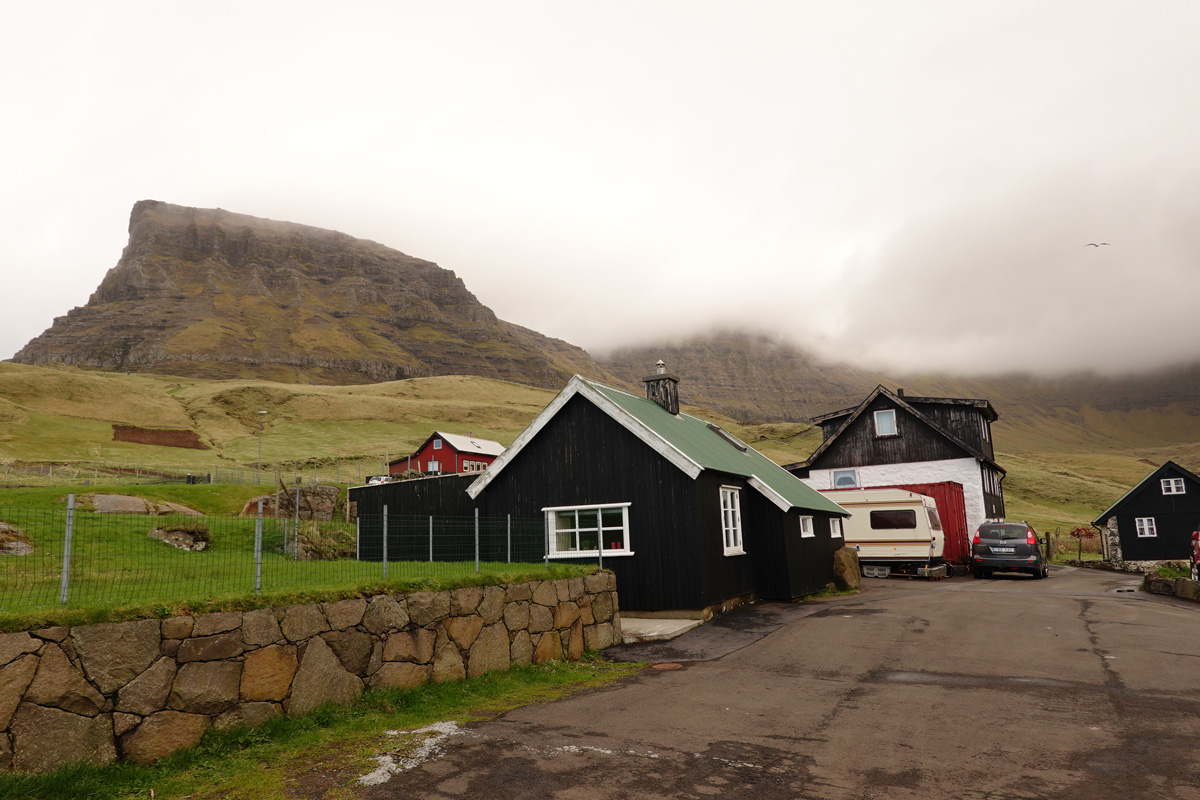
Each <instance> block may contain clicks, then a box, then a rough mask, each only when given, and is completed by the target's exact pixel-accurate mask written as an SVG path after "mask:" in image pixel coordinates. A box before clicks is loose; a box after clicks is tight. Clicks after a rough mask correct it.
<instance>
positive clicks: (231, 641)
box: [175, 631, 246, 663]
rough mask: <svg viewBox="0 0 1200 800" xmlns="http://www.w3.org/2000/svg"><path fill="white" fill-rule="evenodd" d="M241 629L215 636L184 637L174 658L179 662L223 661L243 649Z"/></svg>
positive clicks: (239, 653)
mask: <svg viewBox="0 0 1200 800" xmlns="http://www.w3.org/2000/svg"><path fill="white" fill-rule="evenodd" d="M245 649H246V646H245V644H244V643H243V642H242V632H241V631H227V632H225V633H218V634H216V635H215V636H201V637H200V638H197V639H184V640H183V644H181V645H180V646H179V652H178V653H176V656H175V658H176V659H177V660H178V661H179V662H180V663H187V662H190V661H223V660H225V659H229V658H236V657H237V656H240V655H241V654H242V652H243V651H245Z"/></svg>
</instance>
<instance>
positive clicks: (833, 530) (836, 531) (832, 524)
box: [829, 517, 842, 539]
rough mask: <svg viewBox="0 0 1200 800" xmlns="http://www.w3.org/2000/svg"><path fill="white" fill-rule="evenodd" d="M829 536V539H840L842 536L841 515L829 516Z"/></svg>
mask: <svg viewBox="0 0 1200 800" xmlns="http://www.w3.org/2000/svg"><path fill="white" fill-rule="evenodd" d="M829 538H830V539H841V538H842V518H841V517H830V518H829Z"/></svg>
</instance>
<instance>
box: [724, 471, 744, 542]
mask: <svg viewBox="0 0 1200 800" xmlns="http://www.w3.org/2000/svg"><path fill="white" fill-rule="evenodd" d="M741 492H742V490H741V487H740V486H722V487H721V543H722V545H723V546H724V551H725V555H727V556H744V555H745V554H746V550H745V547H744V545H743V542H742V501H741Z"/></svg>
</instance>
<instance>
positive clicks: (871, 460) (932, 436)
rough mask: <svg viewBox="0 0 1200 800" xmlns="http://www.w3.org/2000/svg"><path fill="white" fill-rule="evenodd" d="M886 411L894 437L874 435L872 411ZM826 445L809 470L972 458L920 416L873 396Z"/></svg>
mask: <svg viewBox="0 0 1200 800" xmlns="http://www.w3.org/2000/svg"><path fill="white" fill-rule="evenodd" d="M887 409H893V410H895V412H896V434H895V435H894V436H877V435H876V433H875V412H876V411H882V410H887ZM827 444H828V447H826V448H825V450H824V452H822V453H821V454H820V455H819V456H818V457H817V458H816V459H815V460H814V461H812V462H810V463H809V466H810V467H811V468H814V469H827V468H831V467H838V466H845V467H864V466H873V465H876V464H904V463H908V462H912V461H940V460H944V459H951V458H964V457H970V456H973V455H974V454H973V453H971V452H970V451H968V450H966V449H964V448H963V447H962V446H961V445H959V444H958V443H956V442H954V441H953V440H952V439H949V438H947V437H946V436H945V435H943V434H942V433H941V432H939V431H938V430H937V429H935V428H934V427H932V426H931V425H930V424H929V422H928V421H927V420H926V419H924V418H923V417H922V416H921V415H919V414H914V413H912V411H910V410H909V409H908V408H906V407H904V406H902V405H901V404H898V403H896V402H895V400H893V399H892V398H891V397H889V396H887V395H886V394H880V395H878V396H877V397H875V399H874V400H872V401H871V402H870V403H869V404H867V406H866V408H865V409H863V411H862V413H860V414H858V415H857V416H855V417H853V418H852V419H850V420H849V421H848V422H847V423H846V424H845V425H844V427H843V428H842V429H841V430H840V431H839V432H838V434H837V436H836V437H835V438H833V439H831V440H830V441H829V442H827Z"/></svg>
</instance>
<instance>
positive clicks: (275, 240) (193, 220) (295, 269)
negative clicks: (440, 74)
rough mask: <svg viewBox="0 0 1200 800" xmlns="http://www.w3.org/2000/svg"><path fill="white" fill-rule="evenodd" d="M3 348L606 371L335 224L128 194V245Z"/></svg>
mask: <svg viewBox="0 0 1200 800" xmlns="http://www.w3.org/2000/svg"><path fill="white" fill-rule="evenodd" d="M13 360H14V361H16V362H19V363H22V364H47V363H56V362H57V363H65V364H73V365H77V366H86V367H99V368H108V369H116V370H122V371H127V372H154V373H163V374H171V375H182V376H188V377H198V378H235V377H255V378H265V379H270V380H276V381H283V382H301V383H327V384H345V383H374V382H380V381H389V380H396V379H401V378H411V377H420V376H431V375H452V374H467V375H479V376H484V377H490V378H499V379H503V380H511V381H517V382H520V383H526V384H531V385H534V386H544V387H548V388H557V387H560V386H561V385H562V384H563V383H565V382H566V380H567V378H569V377H570V375H571V374H573V373H576V372H580V373H584V374H588V375H596V376H599V377H601V378H610V379H611V376H610V375H609V374H608V373H607V372H606V371H605V370H604V369H602V368H601V367H600V366H599V365H597V364H596V362H595V361H594V360H593V359H592V358H591V356H589V355H588V354H587V352H585V351H584V350H582V349H581V348H578V347H575V346H573V345H570V344H567V343H566V342H563V341H560V340H557V339H551V338H549V337H546V336H543V335H541V334H539V333H537V332H535V331H531V330H528V329H526V328H522V327H520V326H518V325H513V324H511V323H508V322H505V321H503V320H500V319H497V318H496V315H495V314H494V313H492V311H491V310H490V309H488V308H487V307H486V306H484V305H483V304H482V303H480V302H479V301H478V300H477V299H476V298H475V296H474V295H473V294H471V292H469V291H468V290H467V288H466V286H465V285H464V284H463V282H462V280H461V279H459V278H458V277H457V276H456V275H455V274H454V273H453V272H452V271H450V270H447V269H443V268H441V267H439V266H438V265H437V264H434V263H433V262H430V261H424V260H422V259H419V258H413V257H411V256H408V255H405V254H404V253H401V252H399V251H397V250H392V249H390V248H388V247H384V246H383V245H380V244H376V243H375V242H370V241H366V240H363V239H355V238H353V237H351V236H347V235H346V234H343V233H339V232H336V231H329V230H323V229H320V228H313V227H309V226H305V225H297V224H294V223H290V222H277V221H274V220H267V219H259V218H256V217H251V216H247V215H244V214H234V213H231V212H228V211H224V210H221V209H197V208H186V207H183V206H176V205H170V204H168V203H161V202H158V201H154V200H143V201H140V202H138V203H137V204H136V205H135V206H134V208H133V213H132V214H131V216H130V221H129V244H128V245H127V246H126V248H125V250H124V252H123V253H122V255H121V258H120V260H119V261H118V263H117V265H116V266H115V267H113V268H112V269H111V270H109V271H108V274H107V275H105V277H104V280H103V281H101V283H100V286H99V288H98V289H97V290H96V291H95V293H94V294H93V295H92V296H91V298H90V299H89V301H88V303H87V305H85V306H82V307H79V308H75V309H72V310H71V311H69V312H68V313H67V315H66V316H65V317H58V318H56V319H55V320H54V324H53V325H52V326H51V327H50V328H49V329H48V330H46V331H45V332H43V333H42V334H41V335H40V336H38V337H37V338H35V339H33V340H32V341H30V342H29V343H28V344H27V345H26V346H25V347H24V348H22V350H21V351H20V352H18V353H17V354H16V355H15V356H14V357H13Z"/></svg>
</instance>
